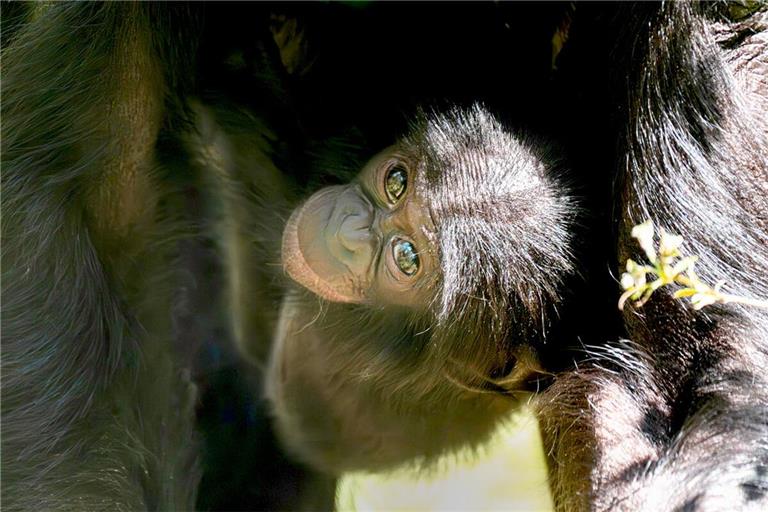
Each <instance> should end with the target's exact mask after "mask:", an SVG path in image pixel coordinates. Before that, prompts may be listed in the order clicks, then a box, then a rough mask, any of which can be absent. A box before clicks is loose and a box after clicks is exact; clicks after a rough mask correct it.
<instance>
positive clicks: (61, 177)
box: [2, 3, 198, 510]
mask: <svg viewBox="0 0 768 512" xmlns="http://www.w3.org/2000/svg"><path fill="white" fill-rule="evenodd" d="M156 10H157V8H156V7H154V6H149V5H139V4H131V5H128V4H120V5H118V4H66V3H65V4H53V5H50V6H49V7H47V8H43V7H40V9H36V10H35V12H34V16H33V17H32V18H31V19H30V21H29V22H28V23H27V24H25V25H24V26H22V27H20V28H19V29H18V31H17V33H16V34H15V36H14V38H13V41H12V43H11V46H10V47H7V48H3V60H4V62H3V91H2V92H3V102H2V118H3V130H2V158H3V161H2V188H3V203H2V215H3V225H2V237H3V261H2V271H3V309H2V328H3V347H2V350H3V354H2V369H3V373H2V388H3V402H2V414H3V439H2V462H3V464H2V466H3V475H2V477H3V490H2V498H3V504H4V506H5V508H7V509H8V510H59V509H73V508H76V509H78V510H91V509H96V508H98V509H101V510H103V509H109V510H138V509H146V508H155V509H164V510H171V509H191V508H192V507H193V506H194V499H195V487H196V483H197V479H198V472H197V470H196V462H195V461H196V458H195V452H196V449H195V440H194V434H193V431H192V428H193V423H192V422H193V410H192V406H193V403H194V388H193V387H192V386H191V384H190V383H189V381H188V378H187V375H188V373H185V372H184V371H183V370H182V369H181V368H180V367H179V366H178V365H177V364H176V363H175V362H174V354H173V353H172V347H171V344H170V341H171V337H172V334H173V327H172V325H171V324H172V322H171V319H172V315H171V311H170V304H171V302H172V297H171V292H170V290H171V289H172V286H171V283H172V282H173V279H174V278H173V276H169V275H168V273H167V272H163V271H162V269H164V268H169V267H167V265H168V263H169V262H170V261H171V259H172V258H173V255H174V246H173V245H172V244H170V243H166V242H165V241H166V240H169V239H172V238H171V237H169V236H168V234H169V229H170V228H171V225H172V222H171V217H172V216H171V215H170V214H169V213H168V211H169V209H170V205H171V204H172V200H171V192H172V191H171V190H169V189H168V188H166V186H165V185H163V184H162V183H161V182H160V180H159V179H158V176H159V175H160V174H161V173H162V172H166V170H167V169H164V168H163V167H161V166H160V165H159V160H160V157H159V153H160V151H161V150H160V149H159V147H158V140H159V138H160V136H161V134H162V133H163V126H164V123H166V122H167V120H168V117H169V113H168V111H167V108H166V102H167V98H166V97H165V91H166V90H167V88H168V87H170V86H171V85H172V84H171V82H170V81H171V80H174V79H175V78H176V77H178V76H180V75H181V70H180V65H179V63H177V62H174V61H171V60H170V59H168V58H166V57H165V56H164V55H171V54H172V53H171V52H166V51H165V49H164V46H163V44H164V40H163V37H162V34H164V33H165V30H167V27H166V26H165V25H167V24H171V23H172V22H173V16H172V15H171V14H172V13H163V12H155V11H156ZM176 10H177V11H178V10H179V9H176ZM176 34H178V33H177V32H176ZM180 53H181V52H174V53H173V55H179V54H180ZM170 268H172V267H170Z"/></svg>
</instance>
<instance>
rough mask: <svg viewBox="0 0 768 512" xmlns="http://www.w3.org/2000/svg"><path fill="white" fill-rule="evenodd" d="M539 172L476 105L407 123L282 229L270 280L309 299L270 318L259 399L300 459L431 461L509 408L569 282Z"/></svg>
mask: <svg viewBox="0 0 768 512" xmlns="http://www.w3.org/2000/svg"><path fill="white" fill-rule="evenodd" d="M546 159H547V155H546V154H544V153H543V152H542V150H541V148H539V147H538V146H535V145H531V144H530V143H528V142H526V141H525V140H522V139H521V138H520V137H518V136H515V135H513V134H511V133H510V132H508V131H506V130H504V129H503V128H502V126H501V125H500V124H499V123H498V122H497V121H496V120H495V119H494V118H493V117H492V116H491V115H490V114H488V113H487V112H486V111H485V110H483V109H482V108H480V107H474V108H471V109H469V110H458V109H455V110H453V111H450V112H449V113H447V114H444V115H431V116H426V115H421V116H420V117H419V121H418V122H416V123H414V126H413V128H412V130H411V133H410V134H409V135H408V136H406V137H404V138H403V139H401V140H400V141H399V142H397V143H396V144H395V145H394V146H392V147H389V148H387V149H385V150H384V151H382V152H380V153H379V154H378V155H376V156H375V157H373V158H372V159H371V160H370V161H369V162H368V163H366V164H365V165H364V166H363V167H362V169H361V171H360V173H359V175H358V176H357V177H356V178H355V179H354V180H353V181H352V182H351V183H349V184H347V185H342V186H333V187H327V188H324V189H322V190H320V191H319V192H317V193H316V194H314V195H313V196H311V197H310V198H309V199H308V200H307V201H306V202H305V203H304V205H303V206H301V207H300V208H298V209H297V210H296V211H295V212H294V213H293V215H292V216H291V218H290V220H289V221H288V224H287V226H286V228H285V231H284V233H283V264H284V267H285V269H286V271H287V273H288V275H289V276H290V277H291V278H292V279H293V280H295V281H296V282H297V283H299V284H300V285H302V286H303V287H304V288H305V289H306V290H307V291H308V292H311V293H293V294H290V295H289V297H288V299H289V300H286V301H284V303H283V309H282V313H281V321H280V328H279V329H278V331H279V332H278V334H277V337H276V342H275V345H274V348H273V353H272V359H271V362H270V373H269V376H268V378H267V394H268V396H269V398H270V400H271V402H272V405H273V410H274V413H275V417H276V420H277V428H278V432H279V434H280V436H281V438H282V439H283V440H284V442H285V444H286V446H288V447H289V448H290V449H291V450H292V451H293V452H294V453H295V454H296V455H298V456H299V457H300V458H301V459H302V460H304V461H306V462H308V463H310V464H312V465H313V466H315V467H318V468H320V469H324V470H327V471H333V472H337V471H343V470H349V469H377V468H385V467H391V466H392V465H395V464H397V463H399V462H403V461H404V460H411V459H413V458H414V457H421V458H422V460H424V459H429V458H430V457H432V456H435V455H437V454H439V453H441V452H442V451H445V450H448V449H455V448H458V447H460V446H464V445H467V444H472V443H476V442H478V441H480V440H482V439H483V438H484V436H487V435H488V434H489V433H490V432H491V431H492V430H493V428H494V426H495V424H496V422H497V421H498V419H499V418H501V417H503V416H504V415H505V414H506V412H507V411H509V410H510V409H511V408H513V407H515V406H516V404H517V403H518V402H519V399H520V398H522V396H524V395H521V393H519V391H522V390H524V389H525V388H526V386H527V385H528V384H529V383H530V380H531V377H532V375H534V374H535V370H536V349H535V347H536V345H537V342H539V341H541V339H542V336H543V335H544V333H545V331H546V324H547V311H548V310H549V309H551V307H552V305H553V304H555V303H556V302H557V300H558V287H559V285H560V284H561V282H562V279H563V277H564V276H565V275H566V274H567V273H568V272H569V271H570V269H571V262H570V258H569V250H568V247H569V231H570V226H571V217H572V215H573V206H572V203H571V201H570V199H569V198H568V197H567V195H566V193H565V191H564V188H563V187H562V185H560V184H559V183H558V182H557V181H556V179H555V178H554V177H553V175H552V169H551V162H550V163H549V164H547V163H545V161H546ZM318 297H319V298H320V300H319V301H318V300H317V298H318ZM304 299H309V300H304Z"/></svg>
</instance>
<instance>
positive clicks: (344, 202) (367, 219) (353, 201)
mask: <svg viewBox="0 0 768 512" xmlns="http://www.w3.org/2000/svg"><path fill="white" fill-rule="evenodd" d="M339 201H340V202H341V203H340V204H339V205H338V212H339V224H338V227H337V231H336V233H337V237H338V241H339V243H340V244H341V245H342V246H343V247H344V248H345V249H347V250H348V251H350V252H353V253H359V252H363V253H366V254H367V253H370V252H371V249H372V247H371V243H372V236H373V235H372V233H371V224H372V223H373V207H372V206H371V204H370V203H369V202H368V200H367V199H366V198H365V197H362V196H361V195H360V194H359V193H357V192H356V191H355V189H354V188H352V189H351V190H349V191H348V192H346V193H344V194H342V197H340V198H339Z"/></svg>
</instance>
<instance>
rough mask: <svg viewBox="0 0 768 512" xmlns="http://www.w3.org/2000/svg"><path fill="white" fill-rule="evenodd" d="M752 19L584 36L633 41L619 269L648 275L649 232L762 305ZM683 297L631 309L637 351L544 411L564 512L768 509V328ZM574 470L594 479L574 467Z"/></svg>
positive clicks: (572, 380)
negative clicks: (630, 266)
mask: <svg viewBox="0 0 768 512" xmlns="http://www.w3.org/2000/svg"><path fill="white" fill-rule="evenodd" d="M748 7H750V8H747V9H745V10H735V6H733V5H730V6H729V5H728V4H706V3H702V4H689V3H682V2H670V3H665V4H663V5H656V4H650V5H648V4H646V5H625V6H621V7H619V8H613V7H611V8H608V9H606V11H607V12H603V13H601V14H600V15H599V16H595V17H593V18H590V17H589V14H591V13H592V12H591V10H587V12H585V13H584V14H585V17H584V18H582V19H583V20H585V24H584V26H583V28H584V30H585V31H587V32H590V31H591V33H592V34H601V35H600V36H596V37H595V38H594V40H595V41H598V42H597V43H596V44H600V43H599V41H600V39H601V37H603V35H604V34H610V30H608V29H605V28H603V26H602V25H601V24H602V23H606V24H607V23H611V24H615V26H620V27H622V28H621V30H622V32H624V33H625V35H624V36H618V37H617V41H618V44H617V45H614V46H613V47H612V50H611V52H612V54H611V62H612V63H613V64H612V66H611V67H610V68H609V72H610V74H611V76H612V78H613V80H614V82H613V83H614V84H615V85H614V86H613V90H614V91H615V92H614V95H613V98H614V101H615V102H616V103H617V105H618V108H617V109H616V110H617V111H618V112H620V114H619V115H615V114H614V117H613V118H612V119H611V118H608V119H609V120H610V122H612V123H613V126H617V127H619V128H620V131H619V132H618V133H619V134H620V138H619V146H618V152H617V154H616V156H615V159H614V165H615V168H616V170H617V172H618V175H617V178H618V179H617V180H616V184H615V192H614V193H613V194H612V198H613V208H614V212H615V213H614V214H615V216H616V217H618V219H619V220H620V222H619V231H618V260H619V265H621V262H624V261H625V260H626V258H628V257H632V258H633V259H635V260H636V261H642V260H643V256H642V253H641V251H640V248H639V247H638V246H637V244H636V242H635V241H634V240H633V239H631V238H629V236H628V235H629V232H630V230H631V228H632V226H634V225H636V224H639V223H640V222H643V221H644V220H646V219H652V220H653V221H654V224H655V225H656V226H657V227H663V228H664V229H666V230H667V231H669V232H673V233H679V234H682V235H683V236H684V237H685V244H684V246H683V251H684V252H685V253H686V254H695V255H698V256H699V257H700V260H699V261H698V262H697V264H696V272H697V274H698V275H699V276H700V277H701V279H702V280H703V281H704V282H707V283H711V284H714V283H716V282H718V281H719V280H725V282H726V284H725V289H726V290H727V293H732V294H737V295H741V296H744V297H753V298H754V297H763V298H764V297H766V296H768V284H767V283H766V282H765V279H764V277H765V271H766V268H768V243H766V241H767V240H768V199H767V198H768V187H767V186H766V183H768V181H767V178H768V120H767V119H768V118H766V116H765V112H766V105H768V90H767V89H766V88H765V83H766V82H765V80H766V76H768V59H767V58H766V55H767V54H768V35H767V34H768V32H767V30H768V12H767V11H766V9H765V6H764V5H763V6H760V5H759V4H758V3H755V5H749V6H748ZM577 24H578V18H577V21H575V22H574V40H572V42H574V43H576V42H577V41H583V40H586V41H589V37H588V36H583V37H584V39H577V37H578V33H577V30H576V27H577ZM590 25H591V26H590ZM602 43H603V44H604V43H605V41H602ZM588 44H589V43H587V48H586V50H585V51H587V52H589V46H588ZM592 57H593V55H590V58H592ZM620 57H623V58H620ZM624 91H627V93H626V94H623V92H624ZM600 101H603V99H601V100H600ZM587 108H589V107H587ZM657 229H658V228H657ZM673 292H674V288H673V289H666V288H665V289H660V290H658V291H657V292H656V293H654V295H653V297H652V299H651V300H650V301H649V302H648V303H647V304H645V305H644V306H643V307H642V308H635V307H627V308H626V310H625V312H624V323H625V332H624V336H626V337H627V338H628V339H629V340H631V341H622V342H619V343H616V344H611V345H609V346H608V347H603V348H593V349H591V352H592V361H591V362H588V363H587V364H586V365H582V366H581V367H580V369H579V370H577V371H575V372H572V373H570V374H567V375H564V376H563V377H562V379H560V381H559V382H558V383H556V384H555V386H554V387H553V388H552V389H551V390H550V391H549V392H548V394H546V395H545V396H544V397H543V399H542V401H541V407H542V409H541V412H540V418H541V422H542V426H543V428H544V437H545V443H546V444H548V445H549V446H550V450H551V452H550V457H551V462H552V464H551V468H552V482H553V491H554V496H555V501H556V505H557V508H558V509H560V510H575V509H590V510H633V511H634V510H697V511H704V510H712V511H714V510H725V509H728V510H764V509H765V507H766V504H768V496H767V495H766V492H765V491H766V489H768V478H766V475H765V471H764V467H765V461H766V459H768V379H766V377H765V372H764V370H763V369H764V368H765V366H766V364H768V315H766V313H765V311H762V310H760V309H758V308H754V307H748V306H742V305H736V304H728V305H714V306H710V307H707V308H704V309H703V310H701V311H694V310H693V309H692V308H691V307H690V305H689V304H687V303H686V302H684V301H681V300H678V299H673V298H672V293H673ZM568 403H570V404H571V406H570V407H566V404H568ZM574 459H576V460H581V461H582V462H580V463H579V464H572V463H569V462H567V461H570V460H574Z"/></svg>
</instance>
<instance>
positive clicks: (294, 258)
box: [282, 185, 377, 303]
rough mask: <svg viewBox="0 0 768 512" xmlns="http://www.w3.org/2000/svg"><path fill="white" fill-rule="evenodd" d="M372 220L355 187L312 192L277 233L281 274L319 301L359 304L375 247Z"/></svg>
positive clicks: (365, 292) (367, 283)
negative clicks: (281, 231) (282, 229)
mask: <svg viewBox="0 0 768 512" xmlns="http://www.w3.org/2000/svg"><path fill="white" fill-rule="evenodd" d="M373 220H374V214H373V208H372V206H371V204H370V202H369V201H368V200H367V199H366V198H365V197H364V196H363V195H362V193H360V191H359V188H358V187H357V186H355V185H343V186H334V187H326V188H324V189H322V190H320V191H318V192H316V193H315V194H314V195H312V197H310V198H309V199H308V200H307V202H306V203H304V204H303V205H302V206H300V207H299V208H297V209H296V210H294V212H293V214H292V215H291V218H290V219H289V220H288V224H287V225H286V227H285V231H284V232H283V249H282V260H283V267H284V268H285V271H286V272H287V273H288V275H289V276H290V277H291V279H293V280H294V281H296V282H297V283H298V284H300V285H302V286H304V287H305V288H307V289H308V290H309V291H311V292H312V293H315V294H316V295H318V296H320V297H322V298H323V299H326V300H329V301H332V302H348V303H362V302H365V301H366V300H367V299H368V298H369V297H368V295H369V293H368V291H369V288H370V273H371V265H372V262H373V260H374V255H375V251H376V248H377V240H376V239H375V236H374V235H373V230H372V229H371V226H372V223H373Z"/></svg>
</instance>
